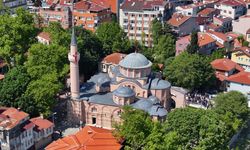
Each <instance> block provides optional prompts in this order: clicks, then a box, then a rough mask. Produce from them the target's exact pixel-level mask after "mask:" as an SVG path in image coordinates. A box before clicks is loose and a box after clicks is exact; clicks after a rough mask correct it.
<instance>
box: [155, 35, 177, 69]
mask: <svg viewBox="0 0 250 150" xmlns="http://www.w3.org/2000/svg"><path fill="white" fill-rule="evenodd" d="M153 52H154V53H153V58H154V60H155V62H158V63H162V64H163V63H164V62H165V60H166V59H167V58H169V57H173V56H175V39H174V38H173V36H172V35H163V36H160V37H159V40H158V44H157V45H155V46H154V48H153Z"/></svg>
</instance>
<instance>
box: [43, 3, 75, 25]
mask: <svg viewBox="0 0 250 150" xmlns="http://www.w3.org/2000/svg"><path fill="white" fill-rule="evenodd" d="M71 5H72V4H71V2H70V1H63V0H62V1H59V0H55V1H52V0H49V1H46V2H45V1H43V2H42V7H41V8H40V9H39V12H38V14H39V15H40V16H41V17H42V18H43V24H44V25H45V26H46V25H49V23H50V22H60V23H61V25H62V27H63V28H65V29H67V28H69V27H71V26H72V18H71V17H72V12H71V9H70V7H71Z"/></svg>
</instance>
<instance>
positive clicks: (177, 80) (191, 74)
mask: <svg viewBox="0 0 250 150" xmlns="http://www.w3.org/2000/svg"><path fill="white" fill-rule="evenodd" d="M164 76H165V77H166V79H167V80H169V81H170V82H171V83H172V84H173V85H176V86H181V87H184V88H187V89H189V90H206V89H208V88H210V87H211V86H213V85H215V83H216V78H215V75H214V70H213V68H212V66H211V65H210V61H209V59H208V58H207V57H205V56H200V55H198V54H188V53H187V52H183V53H181V54H180V55H178V56H177V57H175V59H174V60H173V61H172V62H171V63H170V64H169V65H168V66H165V69H164Z"/></svg>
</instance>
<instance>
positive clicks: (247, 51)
mask: <svg viewBox="0 0 250 150" xmlns="http://www.w3.org/2000/svg"><path fill="white" fill-rule="evenodd" d="M237 51H240V52H242V53H243V54H245V55H247V56H248V57H250V48H249V47H237V48H235V49H234V50H233V52H237Z"/></svg>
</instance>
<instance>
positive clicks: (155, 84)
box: [145, 78, 171, 90]
mask: <svg viewBox="0 0 250 150" xmlns="http://www.w3.org/2000/svg"><path fill="white" fill-rule="evenodd" d="M148 86H149V84H147V85H145V88H148ZM170 86H171V84H170V83H169V82H168V81H166V80H161V79H159V78H155V79H153V80H152V81H151V85H150V89H153V90H161V89H168V88H170Z"/></svg>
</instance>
